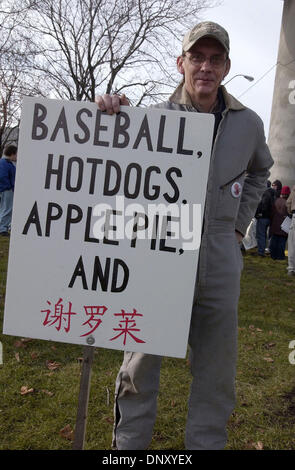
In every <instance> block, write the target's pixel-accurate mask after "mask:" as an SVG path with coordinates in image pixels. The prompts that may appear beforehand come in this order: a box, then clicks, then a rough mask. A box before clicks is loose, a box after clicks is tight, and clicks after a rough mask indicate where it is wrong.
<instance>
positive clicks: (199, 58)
mask: <svg viewBox="0 0 295 470" xmlns="http://www.w3.org/2000/svg"><path fill="white" fill-rule="evenodd" d="M185 56H186V57H187V58H188V60H189V61H190V63H191V64H192V65H194V66H195V67H196V66H199V65H201V64H203V63H204V62H206V61H207V60H209V63H210V65H212V67H216V68H218V67H222V66H223V65H224V64H225V62H226V61H227V58H225V57H224V55H212V56H210V57H206V56H205V55H204V54H201V53H196V54H191V55H186V54H185Z"/></svg>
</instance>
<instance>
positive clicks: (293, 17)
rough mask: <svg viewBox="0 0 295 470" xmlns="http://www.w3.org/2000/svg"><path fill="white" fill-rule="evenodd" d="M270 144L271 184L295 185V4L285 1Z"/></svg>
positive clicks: (292, 0)
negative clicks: (273, 182)
mask: <svg viewBox="0 0 295 470" xmlns="http://www.w3.org/2000/svg"><path fill="white" fill-rule="evenodd" d="M268 144H269V148H270V151H271V153H272V156H273V158H274V161H275V164H274V166H273V168H272V170H271V180H272V181H273V180H274V179H279V180H280V181H282V183H283V185H285V184H287V185H288V186H293V185H295V0H285V1H284V9H283V17H282V26H281V33H280V41H279V51H278V65H277V70H276V77H275V84H274V94H273V103H272V111H271V121H270V128H269V137H268Z"/></svg>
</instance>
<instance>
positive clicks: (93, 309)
mask: <svg viewBox="0 0 295 470" xmlns="http://www.w3.org/2000/svg"><path fill="white" fill-rule="evenodd" d="M84 310H85V313H86V315H88V316H90V318H88V320H86V321H85V322H84V323H83V325H82V326H84V325H89V326H90V328H91V330H89V331H88V332H86V333H84V334H83V335H80V336H88V335H90V334H91V333H93V332H94V331H95V330H96V328H97V327H98V326H99V325H100V324H101V322H102V320H101V318H99V315H100V316H103V315H104V314H105V312H106V311H107V307H105V306H104V305H95V306H94V305H84Z"/></svg>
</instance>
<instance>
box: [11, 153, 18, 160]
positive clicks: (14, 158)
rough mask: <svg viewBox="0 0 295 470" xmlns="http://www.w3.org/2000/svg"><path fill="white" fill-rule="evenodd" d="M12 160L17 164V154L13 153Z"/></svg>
mask: <svg viewBox="0 0 295 470" xmlns="http://www.w3.org/2000/svg"><path fill="white" fill-rule="evenodd" d="M10 160H11V161H12V162H16V160H17V153H13V154H12V155H10Z"/></svg>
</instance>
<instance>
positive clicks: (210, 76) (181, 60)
mask: <svg viewBox="0 0 295 470" xmlns="http://www.w3.org/2000/svg"><path fill="white" fill-rule="evenodd" d="M200 58H201V59H200ZM202 58H203V59H204V60H203V61H200V60H202ZM177 68H178V71H179V72H180V73H181V74H183V75H184V81H185V87H186V90H187V92H188V93H189V95H190V97H191V98H192V100H193V101H194V100H196V101H197V100H198V99H200V98H206V97H207V98H212V99H213V98H215V97H216V95H217V90H218V87H219V85H220V83H221V82H222V80H223V79H224V77H226V75H227V74H228V72H229V69H230V60H229V59H226V52H225V50H224V48H223V47H222V45H221V44H220V42H218V41H217V40H216V39H214V38H209V37H208V38H207V37H205V38H202V39H200V40H199V41H197V42H196V44H194V45H193V47H191V49H190V50H189V51H188V52H186V53H185V56H180V57H178V59H177Z"/></svg>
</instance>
